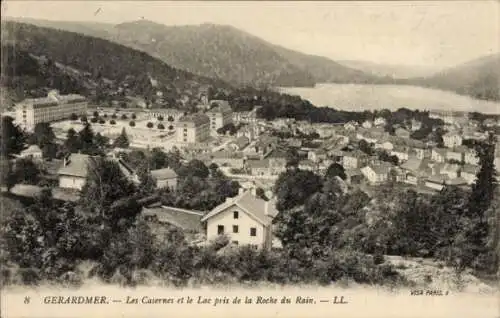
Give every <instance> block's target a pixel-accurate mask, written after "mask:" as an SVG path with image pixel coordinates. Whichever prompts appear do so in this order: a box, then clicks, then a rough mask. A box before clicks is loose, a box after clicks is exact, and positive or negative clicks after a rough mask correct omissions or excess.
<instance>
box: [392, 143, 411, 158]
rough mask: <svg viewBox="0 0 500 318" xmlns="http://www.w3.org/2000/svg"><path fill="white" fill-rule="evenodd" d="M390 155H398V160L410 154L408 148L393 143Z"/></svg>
mask: <svg viewBox="0 0 500 318" xmlns="http://www.w3.org/2000/svg"><path fill="white" fill-rule="evenodd" d="M390 155H391V156H396V157H398V160H399V162H403V161H406V160H408V158H409V156H410V148H408V147H406V146H401V145H395V146H394V148H393V149H392V150H391V152H390Z"/></svg>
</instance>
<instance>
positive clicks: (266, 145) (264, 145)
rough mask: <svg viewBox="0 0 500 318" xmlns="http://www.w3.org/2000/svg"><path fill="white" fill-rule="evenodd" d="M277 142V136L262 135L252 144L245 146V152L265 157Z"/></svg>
mask: <svg viewBox="0 0 500 318" xmlns="http://www.w3.org/2000/svg"><path fill="white" fill-rule="evenodd" d="M277 144H278V138H276V137H272V136H269V135H262V136H260V138H259V140H257V141H256V142H255V143H254V144H253V145H250V146H249V147H247V148H246V149H245V152H249V153H251V154H255V155H257V156H260V157H261V158H265V157H266V156H267V155H269V154H270V153H271V152H272V151H273V150H274V149H275V148H276V146H277Z"/></svg>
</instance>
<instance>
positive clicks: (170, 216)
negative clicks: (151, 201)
mask: <svg viewBox="0 0 500 318" xmlns="http://www.w3.org/2000/svg"><path fill="white" fill-rule="evenodd" d="M142 215H143V216H155V217H157V218H158V221H159V222H161V223H168V224H171V225H174V226H176V227H179V228H181V229H183V230H191V231H196V232H202V231H203V227H202V224H201V218H202V217H203V215H204V212H201V211H194V210H186V209H179V208H174V207H168V206H161V207H156V208H143V210H142Z"/></svg>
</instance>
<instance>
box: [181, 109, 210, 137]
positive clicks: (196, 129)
mask: <svg viewBox="0 0 500 318" xmlns="http://www.w3.org/2000/svg"><path fill="white" fill-rule="evenodd" d="M176 126H177V127H176V129H177V142H179V143H198V142H202V141H204V140H206V139H208V138H209V137H210V119H209V118H208V116H207V115H205V114H202V113H195V114H190V115H185V116H182V117H181V118H179V121H178V123H177V125H176Z"/></svg>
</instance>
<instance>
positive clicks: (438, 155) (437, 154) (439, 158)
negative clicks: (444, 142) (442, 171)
mask: <svg viewBox="0 0 500 318" xmlns="http://www.w3.org/2000/svg"><path fill="white" fill-rule="evenodd" d="M431 160H432V161H435V162H445V160H446V149H443V148H434V149H432V151H431Z"/></svg>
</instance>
